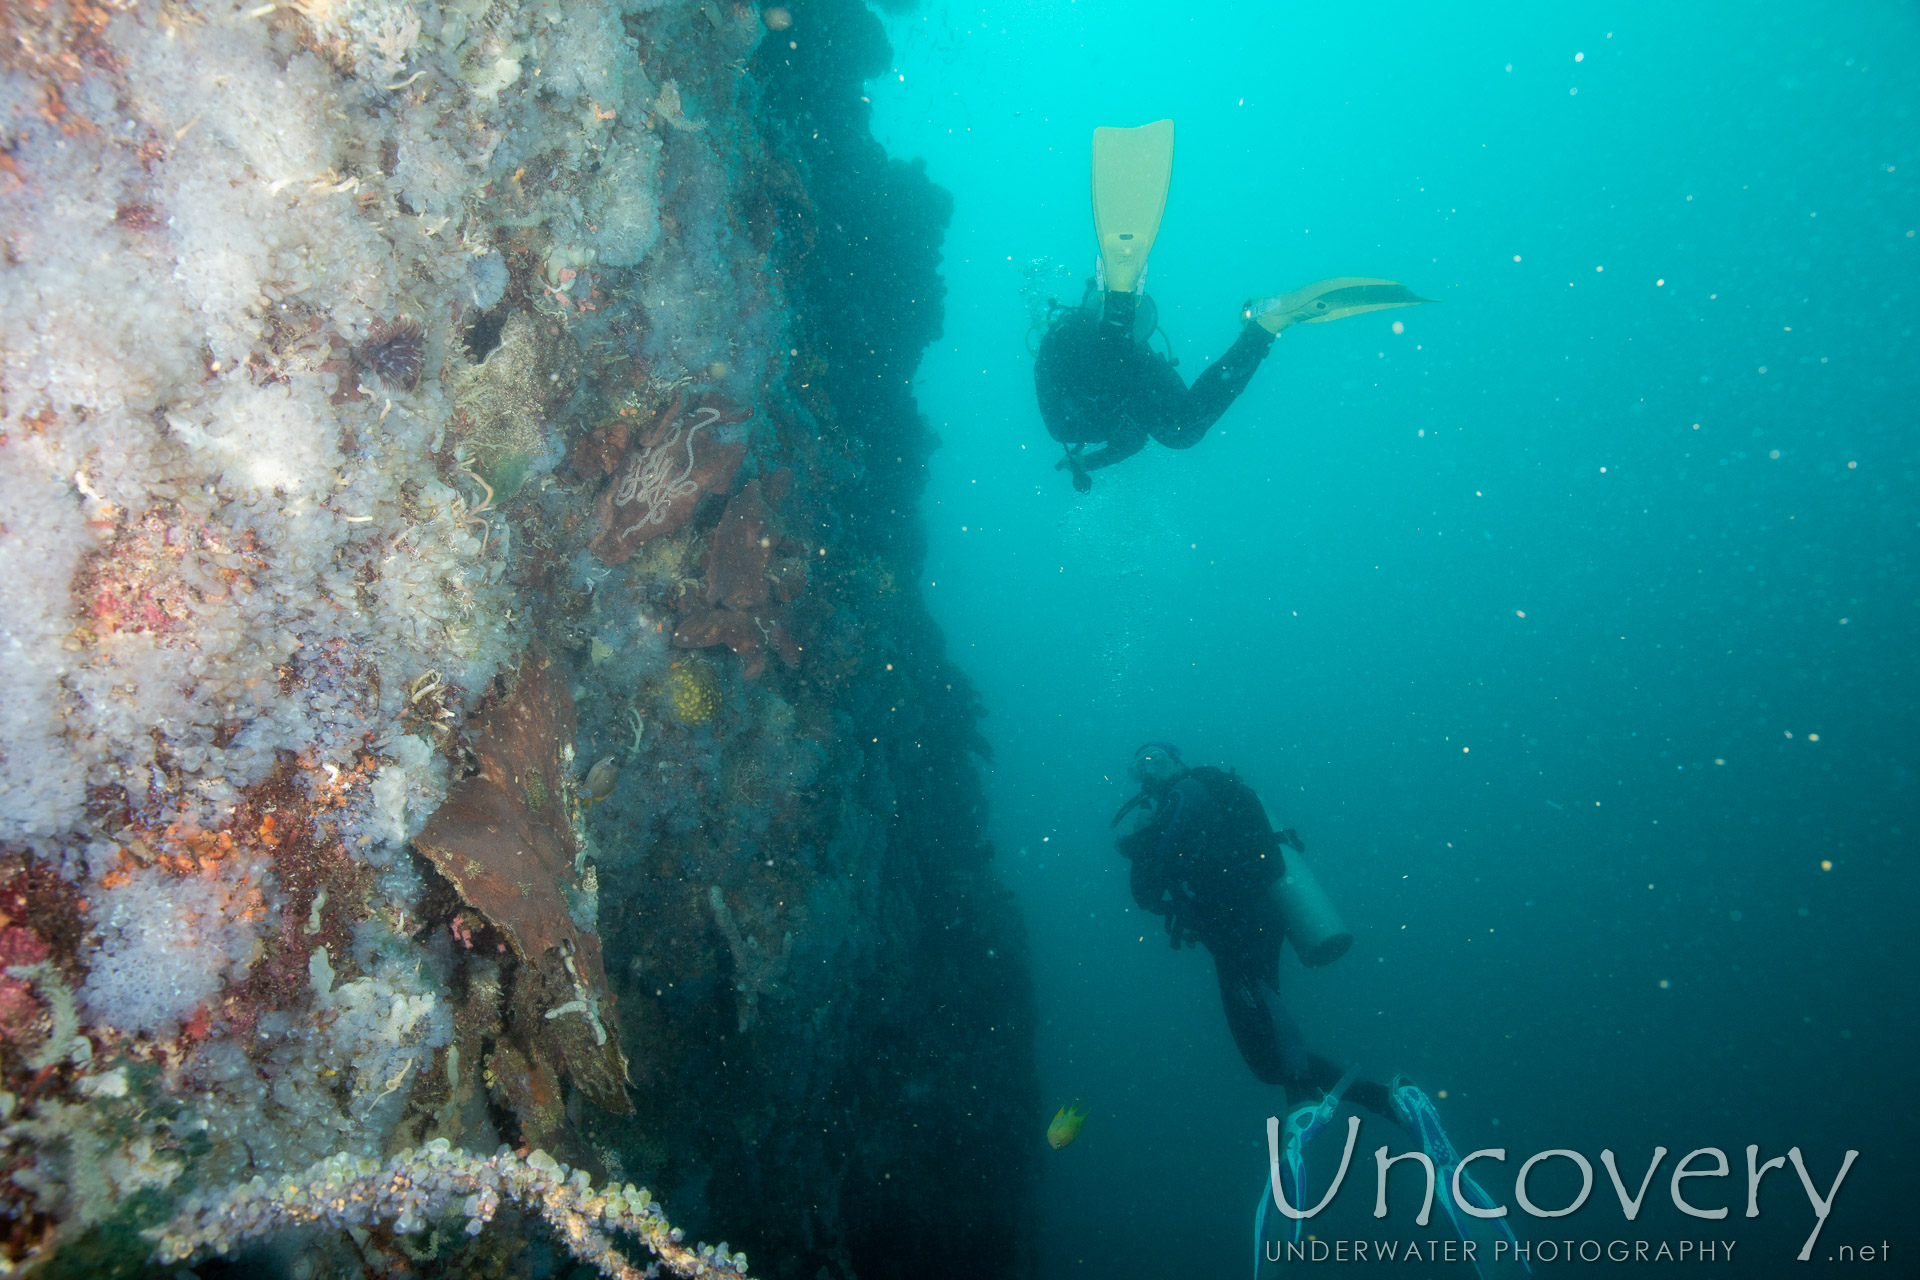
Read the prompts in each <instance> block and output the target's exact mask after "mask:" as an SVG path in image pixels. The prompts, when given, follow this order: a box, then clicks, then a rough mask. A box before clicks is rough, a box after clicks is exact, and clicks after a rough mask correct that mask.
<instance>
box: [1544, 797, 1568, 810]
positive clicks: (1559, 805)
mask: <svg viewBox="0 0 1920 1280" xmlns="http://www.w3.org/2000/svg"><path fill="white" fill-rule="evenodd" d="M1547 803H1548V804H1553V801H1551V800H1549V801H1547ZM1553 807H1554V808H1556V809H1559V810H1561V811H1563V812H1564V811H1565V809H1566V806H1565V805H1561V804H1553Z"/></svg>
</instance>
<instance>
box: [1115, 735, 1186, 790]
mask: <svg viewBox="0 0 1920 1280" xmlns="http://www.w3.org/2000/svg"><path fill="white" fill-rule="evenodd" d="M1186 767H1187V762H1186V761H1185V760H1183V759H1181V758H1180V748H1178V747H1176V746H1174V745H1173V744H1172V743H1171V742H1143V743H1141V744H1140V746H1139V747H1138V749H1136V750H1135V751H1134V753H1133V761H1132V763H1131V764H1129V765H1128V766H1127V775H1128V776H1129V777H1131V778H1132V779H1133V780H1134V781H1135V782H1137V783H1139V784H1140V788H1141V790H1143V791H1158V790H1160V789H1161V788H1162V787H1165V786H1166V785H1167V784H1168V783H1170V782H1172V781H1173V779H1174V778H1175V777H1176V776H1177V775H1178V774H1180V773H1181V772H1182V771H1183V770H1185V769H1186Z"/></svg>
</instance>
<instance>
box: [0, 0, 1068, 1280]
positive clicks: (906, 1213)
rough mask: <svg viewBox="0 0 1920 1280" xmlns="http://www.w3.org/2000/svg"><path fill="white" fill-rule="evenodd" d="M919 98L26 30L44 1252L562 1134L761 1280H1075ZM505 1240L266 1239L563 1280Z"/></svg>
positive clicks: (30, 1091) (32, 873)
mask: <svg viewBox="0 0 1920 1280" xmlns="http://www.w3.org/2000/svg"><path fill="white" fill-rule="evenodd" d="M887 60H888V53H887V48H886V44H885V41H884V37H883V36H882V34H881V30H880V26H879V23H878V22H877V20H875V19H874V17H873V16H872V15H871V14H870V13H869V12H868V11H867V10H866V9H865V8H864V6H862V5H860V4H858V3H854V2H853V0H814V2H811V3H807V2H801V3H792V4H789V5H785V6H782V7H779V8H773V9H768V10H766V11H765V12H764V13H763V12H762V11H760V10H757V9H755V8H752V7H745V6H738V5H731V4H717V3H714V0H700V2H699V3H672V2H661V0H611V2H601V3H589V2H582V3H575V4H569V5H557V4H537V3H533V2H532V0H450V2H449V3H444V4H440V3H433V2H432V0H293V2H290V3H278V4H275V3H267V4H257V3H246V4H233V3H207V2H206V0H177V2H172V3H150V2H144V3H143V2H141V0H65V2H64V3H63V2H61V0H22V2H21V3H17V4H10V5H6V6H0V249H3V251H4V253H3V256H0V688H4V690H5V696H4V698H3V699H0V1126H3V1127H0V1144H4V1146H3V1147H0V1213H4V1217H0V1261H4V1263H5V1264H6V1265H8V1266H13V1265H17V1264H29V1265H32V1266H34V1267H35V1268H36V1269H37V1270H38V1271H39V1272H40V1273H41V1274H47V1275H56V1274H75V1275H82V1274H84V1275H112V1274H125V1275H132V1274H139V1273H140V1272H141V1271H142V1269H143V1268H144V1267H146V1266H147V1265H148V1263H149V1259H151V1258H152V1257H153V1256H154V1254H155V1249H156V1247H157V1246H160V1245H164V1246H165V1247H166V1248H168V1249H170V1250H171V1251H172V1255H171V1256H177V1255H179V1254H181V1253H184V1252H187V1251H188V1250H189V1249H190V1248H192V1247H196V1246H198V1245H203V1244H204V1243H205V1242H206V1241H208V1240H214V1241H218V1240H220V1239H221V1238H222V1236H221V1232H220V1231H219V1229H218V1223H217V1221H216V1222H214V1223H213V1225H212V1226H211V1227H209V1226H208V1224H207V1221H206V1218H205V1215H206V1213H207V1212H211V1211H209V1210H206V1209H205V1208H204V1206H205V1205H206V1204H219V1203H225V1202H221V1201H217V1200H214V1201H209V1200H207V1199H206V1197H207V1196H209V1195H213V1194H214V1193H217V1192H219V1191H221V1190H222V1189H224V1188H235V1187H239V1186H241V1185H242V1184H249V1183H250V1180H255V1179H264V1180H266V1181H260V1182H252V1183H251V1185H252V1186H253V1188H254V1190H253V1191H251V1192H249V1194H250V1195H253V1196H254V1197H255V1199H256V1200H257V1199H258V1198H259V1197H260V1196H262V1195H267V1196H271V1194H272V1192H271V1191H270V1189H269V1184H271V1183H272V1182H273V1180H274V1179H276V1178H282V1177H284V1176H286V1175H290V1174H294V1173H298V1172H299V1171H301V1170H304V1169H307V1168H308V1167H309V1166H312V1165H314V1164H315V1163H316V1162H318V1161H321V1160H322V1159H324V1158H327V1157H336V1156H340V1155H342V1154H343V1153H344V1156H345V1157H347V1158H348V1159H349V1160H350V1161H354V1160H357V1161H359V1162H361V1163H360V1164H359V1165H352V1166H348V1165H338V1164H337V1162H336V1165H335V1166H329V1167H339V1168H349V1167H352V1168H371V1167H373V1166H371V1165H367V1164H366V1162H367V1161H372V1160H385V1159H388V1158H390V1157H391V1158H394V1159H396V1160H400V1161H401V1162H402V1163H401V1164H398V1165H396V1166H394V1167H396V1168H400V1167H405V1168H414V1167H416V1165H415V1164H407V1163H405V1161H406V1159H409V1158H410V1157H407V1156H406V1153H407V1152H409V1151H414V1150H419V1149H422V1148H424V1147H425V1146H426V1144H428V1143H438V1144H440V1145H439V1146H436V1147H435V1150H441V1149H448V1148H466V1149H469V1150H476V1151H486V1150H491V1149H492V1148H494V1147H495V1146H497V1145H499V1144H502V1143H504V1144H507V1145H510V1146H513V1147H516V1148H518V1149H519V1150H520V1151H522V1152H527V1151H532V1150H534V1149H536V1148H537V1149H541V1150H545V1151H550V1152H552V1153H554V1154H555V1155H556V1156H558V1157H559V1158H560V1159H561V1160H563V1161H566V1162H567V1163H568V1164H569V1165H570V1166H572V1167H575V1168H578V1169H581V1170H583V1171H585V1172H586V1174H587V1175H589V1176H592V1177H593V1178H595V1179H596V1180H599V1179H602V1178H608V1179H612V1180H614V1181H615V1182H616V1183H618V1182H620V1181H623V1180H631V1181H643V1182H645V1183H647V1184H648V1185H649V1186H650V1187H651V1188H652V1190H653V1192H654V1193H655V1195H657V1196H658V1197H659V1199H660V1200H661V1201H662V1202H664V1204H665V1206H666V1208H667V1209H668V1211H669V1212H671V1214H672V1215H673V1218H674V1220H675V1221H676V1222H678V1223H680V1224H682V1225H683V1226H684V1227H685V1229H686V1230H688V1231H690V1232H694V1233H698V1234H700V1235H702V1236H704V1237H707V1238H716V1237H719V1236H723V1235H724V1236H725V1237H727V1238H728V1239H729V1240H730V1241H732V1242H733V1244H735V1245H738V1246H744V1247H745V1248H746V1249H747V1250H748V1251H749V1252H750V1255H751V1256H752V1257H753V1258H754V1259H755V1263H754V1268H753V1269H754V1272H755V1273H756V1274H761V1275H769V1276H775V1275H777V1276H794V1277H806V1278H807V1280H814V1278H816V1277H820V1276H828V1277H843V1276H844V1277H852V1276H866V1277H872V1276H887V1275H908V1274H911V1275H916V1276H940V1275H949V1274H950V1275H962V1274H964V1275H969V1276H981V1275H1001V1274H1014V1273H1017V1272H1019V1271H1021V1270H1022V1269H1023V1268H1024V1264H1025V1261H1026V1236H1027V1229H1028V1228H1027V1219H1026V1210H1025V1207H1024V1206H1025V1193H1026V1190H1027V1184H1028V1181H1029V1178H1030V1177H1031V1174H1032V1169H1033V1164H1032V1152H1033V1150H1034V1148H1035V1142H1034V1134H1033V1133H1032V1132H1030V1130H1031V1129H1032V1126H1033V1123H1034V1114H1035V1111H1036V1105H1035V1097H1034V1092H1035V1090H1034V1083H1033V1078H1032V1069H1031V1050H1030V1046H1031V1037H1032V1010H1031V997H1030V993H1029V990H1028V986H1027V974H1026V959H1025V950H1024V942H1023V939H1022V937H1021V934H1020V929H1019V924H1018V918H1017V915H1016V913H1015V912H1014V910H1013V907H1012V905H1011V903H1010V901H1009V900H1008V898H1007V896H1006V894H1005V892H1004V891H1003V890H1002V889H1001V888H1000V887H999V886H998V884H997V882H996V880H995V878H994V876H993V873H992V871H991V869H990V864H989V859H990V852H991V851H990V849H989V848H988V847H987V845H986V844H985V841H984V837H983V826H984V812H983V800H982V792H981V789H980V785H979V778H978V770H977V762H976V758H975V757H976V756H977V755H980V754H983V753H984V752H985V749H986V748H985V743H984V741H983V740H982V739H981V737H980V735H979V733H978V729H977V724H978V721H979V718H980V714H981V711H980V708H979V707H978V705H977V703H976V700H975V699H974V697H973V695H972V693H971V690H970V688H969V686H968V684H967V682H966V679H965V677H964V676H963V675H962V674H961V673H960V672H959V671H958V670H957V669H956V668H955V667H954V666H953V665H952V664H951V663H950V662H949V661H948V660H947V659H946V658H945V656H944V654H943V646H942V641H941V637H940V635H939V632H938V630H937V628H936V627H935V626H934V624H933V623H932V621H931V619H930V618H929V617H928V615H927V613H926V611H925V608H924V605H923V602H922V601H921V599H920V597H919V595H918V592H917V589H916V587H915V583H916V581H917V578H918V573H919V569H920V558H921V539H920V533H919V526H918V515H917V506H916V504H917V500H918V495H919V490H920V486H921V477H922V476H923V475H924V468H925V464H926V459H927V457H928V454H929V453H930V451H931V450H932V448H933V447H934V446H935V443H936V442H935V441H934V439H933V438H932V436H931V434H930V433H929V432H928V430H927V428H926V425H925V423H924V421H923V420H922V418H921V416H920V415H919V413H918V411H917V409H916V408H915V406H914V403H913V400H912V395H911V386H910V379H911V376H912V372H913V368H914V366H915V364H916V363H917V361H918V359H919V355H920V352H921V350H922V349H923V348H924V346H925V344H926V343H927V342H928V341H930V340H931V338H932V337H933V336H935V334H936V333H937V332H938V329H939V325H940V305H941V284H940V281H939V277H938V274H937V270H936V268H937V261H938V246H939V241H940V237H941V235H942V233H943V230H944V226H945V222H946V218H947V214H948V206H947V202H946V198H945V196H944V194H943V193H941V192H940V191H938V190H937V189H936V188H934V187H933V186H932V185H931V184H930V183H929V182H928V181H927V180H926V178H925V177H924V175H922V174H920V173H919V172H917V171H916V170H915V169H914V168H913V167H912V166H910V165H906V164H903V163H901V162H899V161H896V160H892V159H889V158H888V157H887V156H885V155H884V154H883V153H882V152H881V150H880V148H879V147H878V146H877V145H876V144H875V143H874V141H873V139H872V137H871V135H870V133H869V131H868V128H867V119H866V111H867V107H866V104H865V103H864V101H863V98H862V94H861V85H862V81H863V79H864V78H865V77H868V76H871V75H874V74H877V73H879V72H881V71H884V70H885V68H886V66H887ZM421 1161H424V1163H419V1162H416V1164H417V1167H420V1168H430V1167H437V1166H434V1165H433V1163H432V1159H431V1158H428V1157H421ZM458 1167H460V1168H462V1169H465V1168H470V1167H478V1166H477V1165H472V1164H470V1163H469V1164H461V1165H459V1166H458ZM556 1185H557V1184H556ZM196 1195H198V1196H199V1199H198V1200H196V1201H195V1203H198V1204H201V1205H202V1206H203V1208H202V1210H201V1214H202V1217H201V1219H199V1220H198V1221H197V1223H196V1229H195V1233H194V1234H191V1235H190V1236H189V1235H183V1234H181V1232H180V1231H178V1230H175V1229H174V1228H171V1227H170V1226H169V1223H170V1221H172V1220H173V1215H174V1214H175V1213H176V1212H178V1211H179V1210H180V1207H181V1206H182V1205H183V1204H184V1203H186V1198H188V1197H194V1196H196ZM441 1199H442V1200H444V1197H442V1198H441ZM435 1203H439V1201H435ZM622 1203H639V1201H633V1200H628V1201H623V1202H622ZM465 1221H466V1219H463V1218H460V1217H458V1216H457V1215H456V1216H455V1218H453V1219H452V1220H451V1225H449V1224H447V1223H440V1222H427V1221H417V1220H413V1219H411V1218H408V1217H403V1218H402V1220H401V1221H400V1222H399V1223H398V1224H395V1223H378V1222H375V1223H373V1224H371V1225H367V1226H356V1227H355V1228H354V1229H353V1230H352V1231H351V1232H344V1231H342V1232H331V1233H329V1232H325V1231H320V1232H318V1233H314V1232H309V1233H308V1234H306V1235H305V1236H302V1237H300V1238H299V1239H297V1240H296V1239H295V1238H293V1237H291V1236H283V1237H277V1238H273V1239H270V1240H268V1241H267V1243H266V1244H264V1245H256V1246H252V1247H253V1248H254V1253H253V1254H251V1255H250V1257H251V1258H252V1259H253V1261H254V1262H255V1263H257V1264H258V1265H260V1266H262V1267H264V1268H266V1269H268V1271H269V1272H273V1271H283V1272H285V1273H287V1274H295V1275H299V1276H302V1277H308V1276H316V1275H325V1274H352V1275H363V1274H378V1273H382V1272H394V1273H396V1274H397V1273H398V1271H399V1270H403V1269H404V1270H408V1271H409V1272H410V1273H415V1274H419V1273H424V1274H449V1275H465V1274H477V1273H482V1272H486V1273H496V1272H498V1273H503V1274H507V1273H511V1274H542V1273H546V1272H549V1271H551V1270H553V1269H554V1267H555V1266H557V1265H558V1263H557V1262H556V1259H558V1258H560V1257H561V1256H563V1254H564V1242H561V1241H557V1240H556V1239H555V1238H554V1237H553V1236H552V1235H551V1234H549V1233H548V1231H547V1228H546V1227H544V1226H543V1225H541V1223H540V1221H539V1218H538V1215H534V1214H526V1213H521V1212H518V1211H516V1210H514V1209H513V1208H512V1207H511V1206H509V1207H508V1208H505V1209H503V1210H502V1211H501V1213H500V1214H499V1215H498V1216H497V1217H496V1218H494V1219H493V1225H491V1226H489V1227H487V1228H486V1230H484V1231H479V1233H478V1234H477V1235H469V1234H468V1233H467V1232H466V1231H464V1230H462V1229H461V1228H462V1226H463V1225H464V1223H465ZM474 1221H475V1224H476V1230H478V1225H477V1224H478V1222H479V1219H478V1218H475V1219H474ZM203 1228H204V1229H203ZM443 1228H444V1229H443ZM170 1232H171V1234H169V1233H170ZM724 1256H725V1255H722V1258H723V1260H724ZM166 1274H174V1271H173V1270H172V1269H169V1270H168V1271H167V1272H166Z"/></svg>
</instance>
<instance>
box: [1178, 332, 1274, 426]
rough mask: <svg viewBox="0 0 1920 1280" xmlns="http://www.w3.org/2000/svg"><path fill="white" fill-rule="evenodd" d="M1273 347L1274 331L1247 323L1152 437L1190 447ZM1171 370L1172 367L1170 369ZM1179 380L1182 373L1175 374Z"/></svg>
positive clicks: (1235, 395) (1241, 387) (1188, 389)
mask: <svg viewBox="0 0 1920 1280" xmlns="http://www.w3.org/2000/svg"><path fill="white" fill-rule="evenodd" d="M1272 349H1273V335H1272V334H1270V333H1268V332H1267V331H1266V330H1265V329H1262V328H1261V327H1260V326H1259V325H1257V324H1250V325H1247V326H1246V327H1245V328H1243V329H1242V330H1241V331H1240V336H1239V337H1238V338H1235V339H1234V342H1233V345H1232V346H1231V347H1228V348H1227V353H1226V354H1225V355H1223V356H1221V357H1220V358H1219V359H1218V360H1215V361H1214V362H1213V363H1212V364H1210V365H1208V366H1207V367H1206V368H1205V369H1204V370H1202V371H1201V374H1200V376H1199V377H1197V378H1195V379H1194V380H1193V385H1192V386H1191V387H1188V388H1187V389H1186V392H1185V394H1184V395H1182V396H1181V397H1180V400H1179V404H1178V407H1177V408H1170V410H1169V412H1168V413H1167V414H1166V416H1165V418H1164V419H1163V420H1162V425H1161V426H1159V427H1158V428H1157V429H1156V430H1155V431H1154V433H1153V438H1154V439H1155V440H1158V441H1159V442H1160V443H1161V444H1163V445H1165V446H1166V447H1167V448H1169V449H1191V448H1192V447H1193V446H1194V445H1196V444H1198V443H1200V438H1201V437H1202V436H1204V435H1206V434H1207V428H1209V427H1211V426H1212V425H1213V424H1214V423H1216V422H1218V421H1219V420H1220V415H1221V414H1223V413H1225V412H1226V411H1227V406H1229V405H1231V404H1232V403H1233V402H1234V401H1235V400H1237V399H1239V397H1240V393H1241V392H1242V391H1245V390H1246V389H1247V384H1248V383H1249V382H1251V381H1253V374H1254V370H1256V369H1258V368H1259V367H1260V362H1261V361H1262V360H1265V359H1266V358H1267V352H1269V351H1271V350H1272ZM1169 372H1171V370H1169ZM1174 377H1175V379H1176V380H1178V378H1179V375H1178V374H1175V375H1174Z"/></svg>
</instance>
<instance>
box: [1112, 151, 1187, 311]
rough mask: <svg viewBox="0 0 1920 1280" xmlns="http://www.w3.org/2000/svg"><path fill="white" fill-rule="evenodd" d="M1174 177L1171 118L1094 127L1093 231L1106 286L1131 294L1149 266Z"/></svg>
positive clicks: (1118, 291)
mask: <svg viewBox="0 0 1920 1280" xmlns="http://www.w3.org/2000/svg"><path fill="white" fill-rule="evenodd" d="M1172 179H1173V121H1171V120H1156V121H1154V122H1153V123H1152V124H1143V125H1141V126H1140V127H1139V128H1137V129H1115V128H1111V127H1108V126H1106V125H1102V126H1100V127H1099V128H1097V129H1095V130H1094V131H1093V233H1094V235H1095V237H1096V238H1098V240H1099V242H1100V262H1101V264H1102V265H1103V266H1104V268H1105V275H1106V287H1107V288H1108V289H1109V290H1111V291H1112V292H1114V293H1132V292H1133V291H1134V288H1135V287H1136V286H1137V285H1138V284H1139V283H1140V273H1141V272H1143V271H1145V270H1146V268H1147V255H1148V254H1149V253H1151V252H1152V251H1153V238H1154V236H1156V235H1158V234H1159V233H1160V215H1161V214H1162V213H1164V212H1165V211H1166V208H1167V184H1168V183H1169V182H1170V181H1172Z"/></svg>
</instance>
